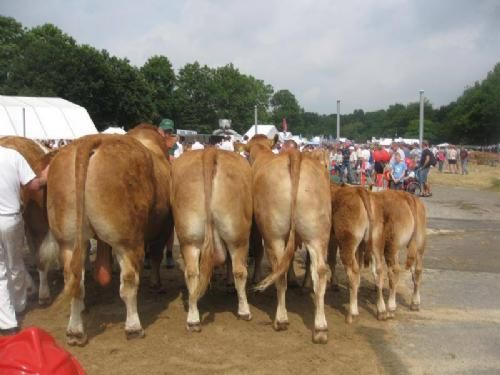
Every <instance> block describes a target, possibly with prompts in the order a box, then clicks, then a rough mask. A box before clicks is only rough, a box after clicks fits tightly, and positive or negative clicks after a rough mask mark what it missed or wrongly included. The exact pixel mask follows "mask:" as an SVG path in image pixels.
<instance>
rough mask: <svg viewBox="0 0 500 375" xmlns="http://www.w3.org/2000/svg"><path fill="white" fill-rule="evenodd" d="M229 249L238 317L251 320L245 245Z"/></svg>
mask: <svg viewBox="0 0 500 375" xmlns="http://www.w3.org/2000/svg"><path fill="white" fill-rule="evenodd" d="M228 247H229V253H230V255H231V262H232V264H233V267H232V268H233V276H234V286H235V288H236V292H237V293H238V316H239V317H240V318H241V319H244V320H251V319H252V314H251V313H250V307H249V306H248V300H247V292H246V288H245V286H246V282H247V267H246V253H247V251H246V249H247V248H248V246H247V245H244V246H243V247H240V248H233V247H232V246H230V245H229V246H228Z"/></svg>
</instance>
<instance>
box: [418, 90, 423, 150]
mask: <svg viewBox="0 0 500 375" xmlns="http://www.w3.org/2000/svg"><path fill="white" fill-rule="evenodd" d="M418 140H419V142H420V147H422V142H423V141H424V90H420V124H419V131H418Z"/></svg>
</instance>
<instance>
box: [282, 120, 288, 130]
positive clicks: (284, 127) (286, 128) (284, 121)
mask: <svg viewBox="0 0 500 375" xmlns="http://www.w3.org/2000/svg"><path fill="white" fill-rule="evenodd" d="M282 128H283V131H284V132H287V131H288V124H287V123H286V117H283V122H282Z"/></svg>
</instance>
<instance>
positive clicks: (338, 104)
mask: <svg viewBox="0 0 500 375" xmlns="http://www.w3.org/2000/svg"><path fill="white" fill-rule="evenodd" d="M339 138H340V100H337V142H338V140H339Z"/></svg>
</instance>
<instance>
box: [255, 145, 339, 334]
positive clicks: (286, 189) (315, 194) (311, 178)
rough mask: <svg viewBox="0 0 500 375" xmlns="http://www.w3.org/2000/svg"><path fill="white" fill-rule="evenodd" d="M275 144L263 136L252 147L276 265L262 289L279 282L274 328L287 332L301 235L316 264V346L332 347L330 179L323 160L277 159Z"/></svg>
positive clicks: (267, 243) (259, 203) (295, 155)
mask: <svg viewBox="0 0 500 375" xmlns="http://www.w3.org/2000/svg"><path fill="white" fill-rule="evenodd" d="M272 145H273V142H272V141H270V140H268V139H267V138H266V137H265V136H261V135H257V136H255V137H253V138H252V139H251V141H250V142H249V143H248V145H247V149H248V151H249V152H250V161H251V163H252V170H253V194H254V215H255V219H256V222H257V225H258V227H259V231H260V233H261V234H262V237H263V239H264V247H265V251H266V254H267V257H268V259H269V261H270V263H271V266H272V273H271V274H270V275H269V276H267V277H266V278H265V279H264V280H263V281H262V282H261V283H260V284H259V285H258V286H257V289H258V290H264V289H265V288H267V287H268V286H269V285H271V284H272V283H275V285H276V289H277V294H278V306H277V311H276V317H275V320H274V323H273V327H274V329H275V330H284V329H286V328H287V326H288V315H287V311H286V306H285V293H286V288H287V283H286V271H287V270H288V268H289V266H290V262H291V260H292V259H293V256H294V253H295V242H296V241H295V236H296V234H297V235H299V236H300V238H301V240H302V242H303V243H304V245H305V246H306V248H307V250H308V252H309V254H310V256H311V259H312V262H311V275H312V280H313V286H314V302H315V307H316V311H315V319H314V331H313V341H314V342H316V343H326V342H327V340H328V332H327V330H328V328H327V322H326V318H325V312H324V295H325V288H326V283H327V279H328V277H329V270H328V265H327V263H326V256H327V247H328V239H329V235H330V226H331V205H330V204H328V202H329V201H330V191H329V181H328V175H327V173H326V171H325V169H324V168H323V167H322V166H321V165H320V164H319V163H318V162H317V161H315V160H312V159H309V158H302V156H301V153H300V152H299V151H297V150H290V151H287V152H285V153H282V154H279V155H274V154H273V153H272V151H271V147H272Z"/></svg>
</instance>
